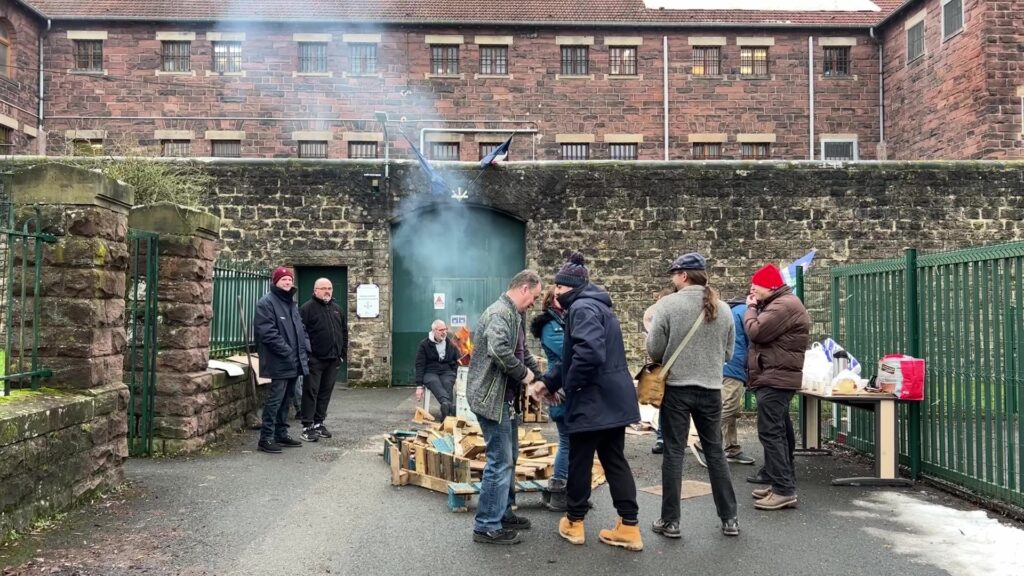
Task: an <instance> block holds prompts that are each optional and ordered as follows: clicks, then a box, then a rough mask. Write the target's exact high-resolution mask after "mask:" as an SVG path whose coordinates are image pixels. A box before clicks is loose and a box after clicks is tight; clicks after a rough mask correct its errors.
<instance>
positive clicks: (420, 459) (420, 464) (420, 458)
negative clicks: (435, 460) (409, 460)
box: [414, 444, 427, 474]
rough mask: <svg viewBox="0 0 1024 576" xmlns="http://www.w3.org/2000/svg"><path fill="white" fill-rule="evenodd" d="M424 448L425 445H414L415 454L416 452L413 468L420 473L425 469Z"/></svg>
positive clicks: (425, 454) (425, 452)
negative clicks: (414, 466)
mask: <svg viewBox="0 0 1024 576" xmlns="http://www.w3.org/2000/svg"><path fill="white" fill-rule="evenodd" d="M426 448H427V447H426V446H423V445H422V444H417V445H416V446H415V447H414V449H415V454H416V456H415V457H416V470H415V472H418V473H420V474H422V473H424V472H426V471H427V450H426Z"/></svg>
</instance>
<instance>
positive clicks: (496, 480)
mask: <svg viewBox="0 0 1024 576" xmlns="http://www.w3.org/2000/svg"><path fill="white" fill-rule="evenodd" d="M517 418H518V417H517V416H516V413H515V411H514V410H510V406H509V405H508V403H505V404H504V406H502V409H501V421H500V422H499V421H497V420H490V419H488V418H484V417H482V416H479V415H478V416H477V420H478V421H479V423H480V429H481V430H482V431H483V433H484V441H485V442H487V449H486V452H485V454H486V455H487V464H485V465H484V473H483V477H482V478H481V481H480V499H479V502H478V503H477V506H476V521H475V523H474V526H473V530H475V531H477V532H490V531H492V530H497V529H499V528H501V519H502V518H504V517H506V516H510V515H511V514H512V505H513V504H515V501H516V495H515V490H516V483H515V479H516V459H517V458H518V456H519V422H518V421H517Z"/></svg>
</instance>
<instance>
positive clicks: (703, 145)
mask: <svg viewBox="0 0 1024 576" xmlns="http://www.w3.org/2000/svg"><path fill="white" fill-rule="evenodd" d="M693 159H694V160H721V159H722V144H721V143H719V142H694V144H693Z"/></svg>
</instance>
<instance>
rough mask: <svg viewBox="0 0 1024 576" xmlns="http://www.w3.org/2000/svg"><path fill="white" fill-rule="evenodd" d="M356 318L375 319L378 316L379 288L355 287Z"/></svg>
mask: <svg viewBox="0 0 1024 576" xmlns="http://www.w3.org/2000/svg"><path fill="white" fill-rule="evenodd" d="M356 316H357V317H359V318H376V317H378V316H380V287H379V286H377V285H376V284H360V285H359V286H356Z"/></svg>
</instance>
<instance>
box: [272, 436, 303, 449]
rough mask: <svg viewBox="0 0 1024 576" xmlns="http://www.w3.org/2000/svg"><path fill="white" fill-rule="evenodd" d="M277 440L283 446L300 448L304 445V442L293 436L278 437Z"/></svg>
mask: <svg viewBox="0 0 1024 576" xmlns="http://www.w3.org/2000/svg"><path fill="white" fill-rule="evenodd" d="M276 442H277V443H278V444H280V445H281V446H282V447H283V448H298V447H299V446H302V442H299V441H298V440H296V439H295V438H292V437H291V436H285V437H283V438H278V439H277V440H276Z"/></svg>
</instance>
